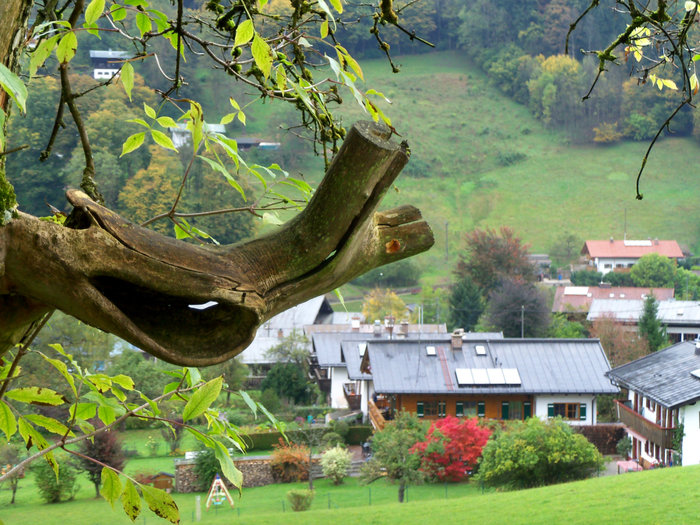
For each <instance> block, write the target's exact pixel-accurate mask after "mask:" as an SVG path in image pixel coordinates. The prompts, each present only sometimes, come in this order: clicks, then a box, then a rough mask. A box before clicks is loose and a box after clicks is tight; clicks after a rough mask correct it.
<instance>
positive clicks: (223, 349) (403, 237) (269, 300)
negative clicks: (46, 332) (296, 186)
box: [0, 122, 433, 366]
mask: <svg viewBox="0 0 700 525" xmlns="http://www.w3.org/2000/svg"><path fill="white" fill-rule="evenodd" d="M389 138H390V132H389V130H388V129H386V128H385V127H383V126H379V125H376V124H373V123H367V122H360V123H358V124H356V125H355V126H354V127H353V128H352V129H351V130H350V132H349V133H348V135H347V138H346V140H345V142H344V143H343V145H342V147H341V149H340V151H339V152H338V154H337V155H336V157H335V159H334V160H333V162H332V163H331V166H330V167H329V169H328V172H327V173H326V176H325V178H324V180H323V181H322V183H321V184H320V186H319V187H318V189H317V190H316V192H315V194H314V197H313V198H312V199H311V201H310V202H309V204H308V206H307V208H306V209H305V210H304V211H303V212H301V213H300V214H299V215H297V216H296V217H295V218H294V219H292V220H290V221H289V222H288V223H286V224H285V225H284V226H282V227H281V228H280V229H279V230H278V231H276V232H274V233H271V234H269V235H266V236H262V237H259V238H257V239H253V240H251V241H249V242H245V243H239V244H236V245H231V246H222V247H201V246H195V245H193V244H190V243H186V242H183V241H177V240H175V239H172V238H169V237H165V236H162V235H160V234H158V233H155V232H153V231H151V230H147V229H145V228H141V227H139V226H137V225H135V224H133V223H130V222H128V221H127V220H125V219H123V218H121V217H120V216H118V215H117V214H115V213H114V212H112V211H110V210H108V209H106V208H104V207H102V206H100V205H98V204H96V203H95V202H93V201H92V200H90V199H89V198H88V197H87V195H85V194H84V193H82V192H80V191H77V190H71V191H68V193H67V196H68V200H69V201H70V202H71V204H73V206H74V210H73V212H72V214H71V216H70V217H69V219H68V221H67V224H69V225H70V226H69V227H64V226H60V225H58V224H54V223H51V222H47V221H40V220H38V219H36V218H35V217H32V216H29V215H26V214H20V215H19V217H18V218H17V219H15V220H13V221H12V222H10V223H9V224H8V225H6V226H4V227H0V344H1V345H2V346H0V355H1V354H2V352H3V351H5V350H7V349H8V348H10V347H11V346H12V345H13V344H14V343H16V342H17V340H18V338H19V337H21V335H22V333H23V331H24V330H26V328H27V326H29V325H30V323H31V322H33V321H35V320H36V319H38V318H39V317H41V316H42V315H43V314H44V313H45V312H46V311H48V310H51V309H53V308H58V309H60V310H63V311H64V312H66V313H68V314H70V315H72V316H74V317H76V318H78V319H80V320H81V321H83V322H85V323H87V324H90V325H92V326H95V327H97V328H100V329H102V330H104V331H106V332H111V333H113V334H115V335H117V336H119V337H121V338H123V339H125V340H127V341H129V342H130V343H132V344H134V345H136V346H138V347H140V348H142V349H143V350H146V351H148V352H150V353H151V354H153V355H155V356H157V357H159V358H161V359H164V360H166V361H169V362H171V363H176V364H179V365H187V366H206V365H211V364H215V363H219V362H222V361H225V360H227V359H230V358H232V357H234V356H235V355H237V354H238V353H240V352H241V351H242V350H243V349H244V348H245V347H246V346H247V345H248V344H250V342H251V341H252V339H253V338H254V337H255V332H256V329H257V327H258V326H260V325H261V324H262V323H264V322H265V321H266V320H267V319H269V318H270V317H272V316H274V315H275V314H277V313H279V312H282V311H284V310H286V309H288V308H290V307H292V306H294V305H296V304H299V303H301V302H303V301H306V300H308V299H310V298H312V297H315V296H318V295H320V294H323V293H326V292H328V291H330V290H333V289H334V288H336V287H338V286H340V285H341V284H343V283H345V282H347V281H349V280H351V279H353V278H355V277H357V276H358V275H361V274H363V273H365V272H367V271H368V270H371V269H373V268H376V267H378V266H382V265H384V264H387V263H390V262H394V261H397V260H400V259H403V258H405V257H409V256H411V255H414V254H417V253H420V252H422V251H425V250H427V249H428V248H430V246H432V244H433V235H432V232H431V230H430V228H429V226H428V225H427V223H426V222H425V221H422V220H421V214H420V211H419V210H417V209H416V208H414V207H412V206H402V207H399V208H396V209H393V210H389V211H386V212H377V211H376V208H377V207H378V205H379V203H380V201H381V199H382V197H383V196H384V194H385V193H386V191H387V190H388V188H389V187H390V186H391V184H392V183H393V181H394V179H395V178H396V176H397V175H398V174H399V172H400V170H401V169H402V168H403V166H404V165H405V164H406V162H407V160H408V154H407V146H406V145H405V144H400V145H399V144H396V143H395V142H391V141H390V140H389ZM207 304H208V305H209V306H208V307H204V308H203V306H204V305H207Z"/></svg>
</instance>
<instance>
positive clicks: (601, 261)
mask: <svg viewBox="0 0 700 525" xmlns="http://www.w3.org/2000/svg"><path fill="white" fill-rule="evenodd" d="M638 260H639V259H607V258H603V257H596V259H595V266H596V270H598V271H599V272H600V273H602V274H606V273H608V272H612V271H613V270H614V269H615V268H619V267H622V268H629V265H630V264H635V263H636V262H637V261H638ZM606 264H610V265H611V267H610V268H606V267H605V265H606Z"/></svg>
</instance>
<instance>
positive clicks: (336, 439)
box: [321, 432, 345, 449]
mask: <svg viewBox="0 0 700 525" xmlns="http://www.w3.org/2000/svg"><path fill="white" fill-rule="evenodd" d="M321 442H322V443H321V446H322V447H323V448H324V449H330V448H333V447H337V446H338V445H343V444H345V440H344V439H343V437H342V436H341V435H340V434H337V433H336V432H326V433H325V434H323V437H322V438H321Z"/></svg>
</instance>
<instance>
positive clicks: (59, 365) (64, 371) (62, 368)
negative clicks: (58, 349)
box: [41, 354, 78, 397]
mask: <svg viewBox="0 0 700 525" xmlns="http://www.w3.org/2000/svg"><path fill="white" fill-rule="evenodd" d="M41 356H42V357H43V358H44V360H45V361H47V362H48V363H50V364H51V366H53V367H54V368H55V369H56V370H58V372H59V373H60V374H61V375H62V376H63V377H64V378H65V380H66V382H67V383H68V384H69V385H70V387H71V390H73V395H74V396H76V397H77V396H78V392H77V391H76V389H75V379H74V378H73V376H72V375H71V373H70V372H69V371H68V366H67V365H66V364H65V363H64V362H63V361H61V360H60V359H51V358H50V357H47V356H45V355H44V354H41Z"/></svg>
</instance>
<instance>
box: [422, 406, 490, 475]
mask: <svg viewBox="0 0 700 525" xmlns="http://www.w3.org/2000/svg"><path fill="white" fill-rule="evenodd" d="M489 436H491V430H489V429H488V428H487V427H485V426H482V425H480V424H479V420H478V419H477V418H468V419H464V420H461V421H460V420H459V419H457V418H456V417H454V416H447V417H446V418H443V419H438V420H437V421H434V422H433V423H432V424H431V425H430V429H429V430H428V433H427V435H426V438H425V441H420V442H418V443H416V444H415V445H414V446H413V449H412V451H413V452H415V453H418V454H419V455H420V456H421V470H422V471H423V472H424V473H425V474H426V475H427V476H428V477H429V478H432V479H436V480H439V481H463V480H465V479H467V478H468V477H469V475H470V473H471V472H472V470H473V469H474V467H476V465H477V462H478V460H479V458H480V457H481V451H482V449H483V448H484V446H485V445H486V442H487V441H488V440H489Z"/></svg>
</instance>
